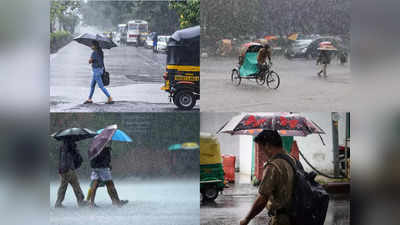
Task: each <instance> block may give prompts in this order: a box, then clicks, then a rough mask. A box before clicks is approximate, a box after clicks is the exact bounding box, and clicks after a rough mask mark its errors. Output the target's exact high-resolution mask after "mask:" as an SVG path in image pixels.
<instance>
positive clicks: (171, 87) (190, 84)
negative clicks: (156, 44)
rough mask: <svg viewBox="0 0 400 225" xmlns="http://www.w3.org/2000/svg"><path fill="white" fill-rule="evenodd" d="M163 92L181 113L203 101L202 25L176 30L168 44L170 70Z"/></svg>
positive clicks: (166, 76) (168, 67)
mask: <svg viewBox="0 0 400 225" xmlns="http://www.w3.org/2000/svg"><path fill="white" fill-rule="evenodd" d="M164 80H165V85H164V86H163V87H162V88H161V89H162V90H164V91H166V92H168V93H169V99H170V101H171V99H172V101H173V103H174V104H175V105H176V106H177V107H178V108H179V109H182V110H190V109H192V108H193V107H194V105H195V104H196V101H197V100H198V99H200V26H196V27H190V28H186V29H183V30H178V31H176V32H175V33H174V34H173V35H172V36H171V38H170V39H169V41H168V45H167V68H166V72H165V73H164Z"/></svg>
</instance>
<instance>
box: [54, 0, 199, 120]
mask: <svg viewBox="0 0 400 225" xmlns="http://www.w3.org/2000/svg"><path fill="white" fill-rule="evenodd" d="M180 4H181V3H169V2H167V1H159V2H154V1H52V4H51V7H50V32H51V40H50V41H51V43H50V48H51V49H50V51H51V55H50V111H51V112H126V111H128V112H148V111H153V112H160V111H167V112H172V111H176V110H177V107H175V106H174V104H172V103H173V102H172V101H171V100H170V99H169V93H167V92H166V91H164V90H161V88H162V87H163V85H164V83H165V79H166V78H164V77H163V75H164V73H165V72H166V60H167V54H166V51H167V44H168V40H169V37H170V36H171V35H172V34H173V33H174V32H175V31H177V30H180V29H183V28H187V27H190V26H194V25H198V24H199V20H200V19H199V16H195V17H194V18H186V16H179V15H185V13H182V12H181V11H182V10H186V9H185V8H182V7H181V5H180ZM197 4H198V3H197ZM198 5H199V4H198ZM197 10H198V8H197ZM85 33H88V34H92V35H100V36H102V37H106V38H108V39H109V41H110V42H113V43H114V44H116V47H113V48H111V49H103V52H104V68H105V70H106V71H107V72H109V74H110V85H109V86H106V87H105V88H106V89H107V91H108V92H109V95H110V96H111V97H112V100H113V103H114V104H110V105H108V104H104V103H108V101H107V97H106V96H105V95H104V94H103V93H102V90H100V88H98V85H96V87H95V91H94V95H93V97H92V102H93V104H83V103H84V102H85V100H87V99H88V95H89V91H90V87H91V80H92V76H93V75H92V69H91V65H89V64H88V60H89V58H90V57H91V52H92V50H91V49H90V48H89V47H88V46H85V45H82V44H80V43H78V42H77V41H74V40H73V39H74V38H77V37H79V35H82V34H85ZM155 39H157V41H155ZM154 44H156V46H155V45H154ZM89 98H90V97H89ZM108 100H110V99H108ZM194 110H196V111H198V110H199V104H197V105H195V106H194Z"/></svg>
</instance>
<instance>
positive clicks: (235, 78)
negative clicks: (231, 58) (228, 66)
mask: <svg viewBox="0 0 400 225" xmlns="http://www.w3.org/2000/svg"><path fill="white" fill-rule="evenodd" d="M231 80H232V84H233V85H235V86H239V85H240V82H241V81H242V78H241V77H240V75H239V71H238V70H237V69H233V70H232V75H231Z"/></svg>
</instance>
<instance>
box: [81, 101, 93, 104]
mask: <svg viewBox="0 0 400 225" xmlns="http://www.w3.org/2000/svg"><path fill="white" fill-rule="evenodd" d="M92 103H93V101H92V100H86V101H85V102H84V103H83V104H92Z"/></svg>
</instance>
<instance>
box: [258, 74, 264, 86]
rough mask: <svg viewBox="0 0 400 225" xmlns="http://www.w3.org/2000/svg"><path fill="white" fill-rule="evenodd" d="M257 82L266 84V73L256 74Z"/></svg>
mask: <svg viewBox="0 0 400 225" xmlns="http://www.w3.org/2000/svg"><path fill="white" fill-rule="evenodd" d="M256 82H257V84H258V85H263V84H265V73H263V74H259V75H257V76H256Z"/></svg>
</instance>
